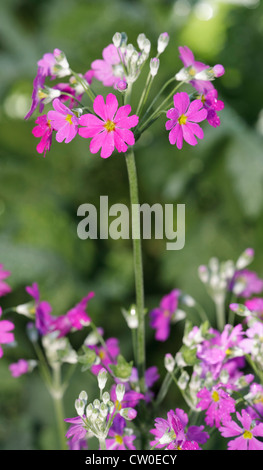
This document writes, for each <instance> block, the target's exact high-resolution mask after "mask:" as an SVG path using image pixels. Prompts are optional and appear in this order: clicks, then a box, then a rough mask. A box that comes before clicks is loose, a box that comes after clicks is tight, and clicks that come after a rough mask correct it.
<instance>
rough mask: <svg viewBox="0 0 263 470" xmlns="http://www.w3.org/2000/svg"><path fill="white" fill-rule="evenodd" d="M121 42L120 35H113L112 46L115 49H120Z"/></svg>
mask: <svg viewBox="0 0 263 470" xmlns="http://www.w3.org/2000/svg"><path fill="white" fill-rule="evenodd" d="M121 40H122V36H121V33H115V34H114V36H113V38H112V42H113V44H114V46H115V47H117V48H118V47H120V45H121Z"/></svg>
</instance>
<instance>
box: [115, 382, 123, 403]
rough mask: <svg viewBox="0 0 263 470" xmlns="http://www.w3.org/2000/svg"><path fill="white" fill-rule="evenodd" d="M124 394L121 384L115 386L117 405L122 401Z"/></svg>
mask: <svg viewBox="0 0 263 470" xmlns="http://www.w3.org/2000/svg"><path fill="white" fill-rule="evenodd" d="M124 394H125V386H124V385H123V384H117V386H116V397H117V400H118V402H119V403H120V402H121V401H122V400H123V397H124Z"/></svg>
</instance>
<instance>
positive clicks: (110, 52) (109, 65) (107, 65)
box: [91, 44, 125, 87]
mask: <svg viewBox="0 0 263 470" xmlns="http://www.w3.org/2000/svg"><path fill="white" fill-rule="evenodd" d="M102 57H103V59H98V60H94V61H93V62H92V64H91V69H92V72H93V76H94V78H96V79H97V80H99V81H100V82H102V83H103V85H104V86H115V87H116V85H117V83H118V82H119V81H120V80H123V79H124V78H125V76H124V69H123V66H122V64H121V58H120V54H119V53H118V49H117V48H116V47H115V46H114V44H109V46H107V47H105V49H103V52H102Z"/></svg>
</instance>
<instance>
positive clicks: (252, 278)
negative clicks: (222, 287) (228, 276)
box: [229, 269, 263, 298]
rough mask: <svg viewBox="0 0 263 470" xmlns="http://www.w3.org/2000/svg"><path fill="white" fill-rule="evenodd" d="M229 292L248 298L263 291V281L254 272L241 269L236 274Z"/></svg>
mask: <svg viewBox="0 0 263 470" xmlns="http://www.w3.org/2000/svg"><path fill="white" fill-rule="evenodd" d="M229 290H231V291H233V292H234V293H235V294H236V295H237V296H239V297H245V298H248V297H250V296H251V295H252V294H259V293H260V292H262V291H263V279H260V278H259V277H258V275H257V273H255V272H254V271H250V270H249V269H241V270H240V271H236V272H235V274H234V276H233V279H232V281H231V283H230V285H229Z"/></svg>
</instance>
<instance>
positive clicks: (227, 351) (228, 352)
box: [225, 348, 231, 356]
mask: <svg viewBox="0 0 263 470" xmlns="http://www.w3.org/2000/svg"><path fill="white" fill-rule="evenodd" d="M225 354H226V356H229V355H230V354H231V349H230V348H227V349H226V350H225Z"/></svg>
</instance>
